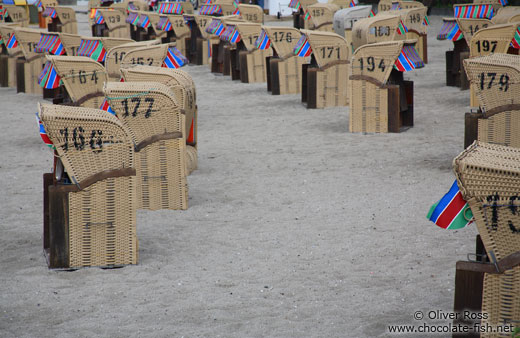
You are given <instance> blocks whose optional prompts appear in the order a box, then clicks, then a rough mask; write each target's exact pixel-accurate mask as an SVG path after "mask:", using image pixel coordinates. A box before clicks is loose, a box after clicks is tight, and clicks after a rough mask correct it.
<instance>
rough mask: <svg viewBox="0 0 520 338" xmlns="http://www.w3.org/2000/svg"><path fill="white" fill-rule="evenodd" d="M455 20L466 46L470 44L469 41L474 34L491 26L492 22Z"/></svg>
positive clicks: (484, 20) (486, 20) (485, 20)
mask: <svg viewBox="0 0 520 338" xmlns="http://www.w3.org/2000/svg"><path fill="white" fill-rule="evenodd" d="M456 20H457V25H458V26H459V29H460V30H461V32H462V34H463V35H464V39H465V40H466V43H467V44H468V46H469V45H470V44H471V39H472V38H473V35H474V34H475V33H476V32H478V31H479V30H480V29H482V28H487V27H489V26H492V25H493V22H492V21H491V20H489V19H465V18H456Z"/></svg>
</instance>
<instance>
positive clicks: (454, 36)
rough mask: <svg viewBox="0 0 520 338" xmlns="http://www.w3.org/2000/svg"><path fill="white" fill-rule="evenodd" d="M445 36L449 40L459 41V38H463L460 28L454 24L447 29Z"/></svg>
mask: <svg viewBox="0 0 520 338" xmlns="http://www.w3.org/2000/svg"><path fill="white" fill-rule="evenodd" d="M446 38H447V39H449V40H451V41H459V40H460V39H462V38H464V34H463V33H462V31H461V30H460V28H459V25H458V24H455V26H453V28H452V29H451V30H450V31H449V33H448V35H447V36H446Z"/></svg>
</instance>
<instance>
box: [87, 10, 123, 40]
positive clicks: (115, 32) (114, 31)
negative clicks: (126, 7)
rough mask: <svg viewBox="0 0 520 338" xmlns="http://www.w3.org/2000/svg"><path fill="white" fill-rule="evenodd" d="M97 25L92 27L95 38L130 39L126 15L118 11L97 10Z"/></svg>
mask: <svg viewBox="0 0 520 338" xmlns="http://www.w3.org/2000/svg"><path fill="white" fill-rule="evenodd" d="M96 15H98V16H97V18H96V20H97V21H96V23H95V24H94V25H93V26H92V35H93V36H103V37H111V38H126V39H129V38H130V27H128V25H127V24H126V15H125V14H124V13H121V12H120V11H116V10H109V9H101V8H98V9H97V14H96Z"/></svg>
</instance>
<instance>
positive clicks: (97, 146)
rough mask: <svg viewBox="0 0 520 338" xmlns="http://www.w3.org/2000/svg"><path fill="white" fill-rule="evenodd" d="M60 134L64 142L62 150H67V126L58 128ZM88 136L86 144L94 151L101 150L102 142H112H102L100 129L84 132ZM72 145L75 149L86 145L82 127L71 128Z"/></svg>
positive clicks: (81, 148) (82, 148)
mask: <svg viewBox="0 0 520 338" xmlns="http://www.w3.org/2000/svg"><path fill="white" fill-rule="evenodd" d="M60 134H61V135H63V138H64V141H65V142H64V143H63V146H62V147H63V151H68V150H69V128H64V129H60ZM86 134H87V135H89V136H88V138H89V139H88V146H89V147H90V149H92V150H93V151H94V152H95V153H99V152H101V151H103V143H112V142H110V141H109V142H103V139H102V136H103V131H102V130H95V129H93V130H92V131H91V132H90V133H88V132H87V133H86ZM72 145H73V146H74V149H76V150H84V149H85V147H86V145H87V140H86V139H85V129H83V127H81V126H79V127H75V128H74V129H72Z"/></svg>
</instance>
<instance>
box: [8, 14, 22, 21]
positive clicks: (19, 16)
mask: <svg viewBox="0 0 520 338" xmlns="http://www.w3.org/2000/svg"><path fill="white" fill-rule="evenodd" d="M11 18H12V19H13V20H20V19H22V18H23V17H22V13H13V14H12V15H11Z"/></svg>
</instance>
